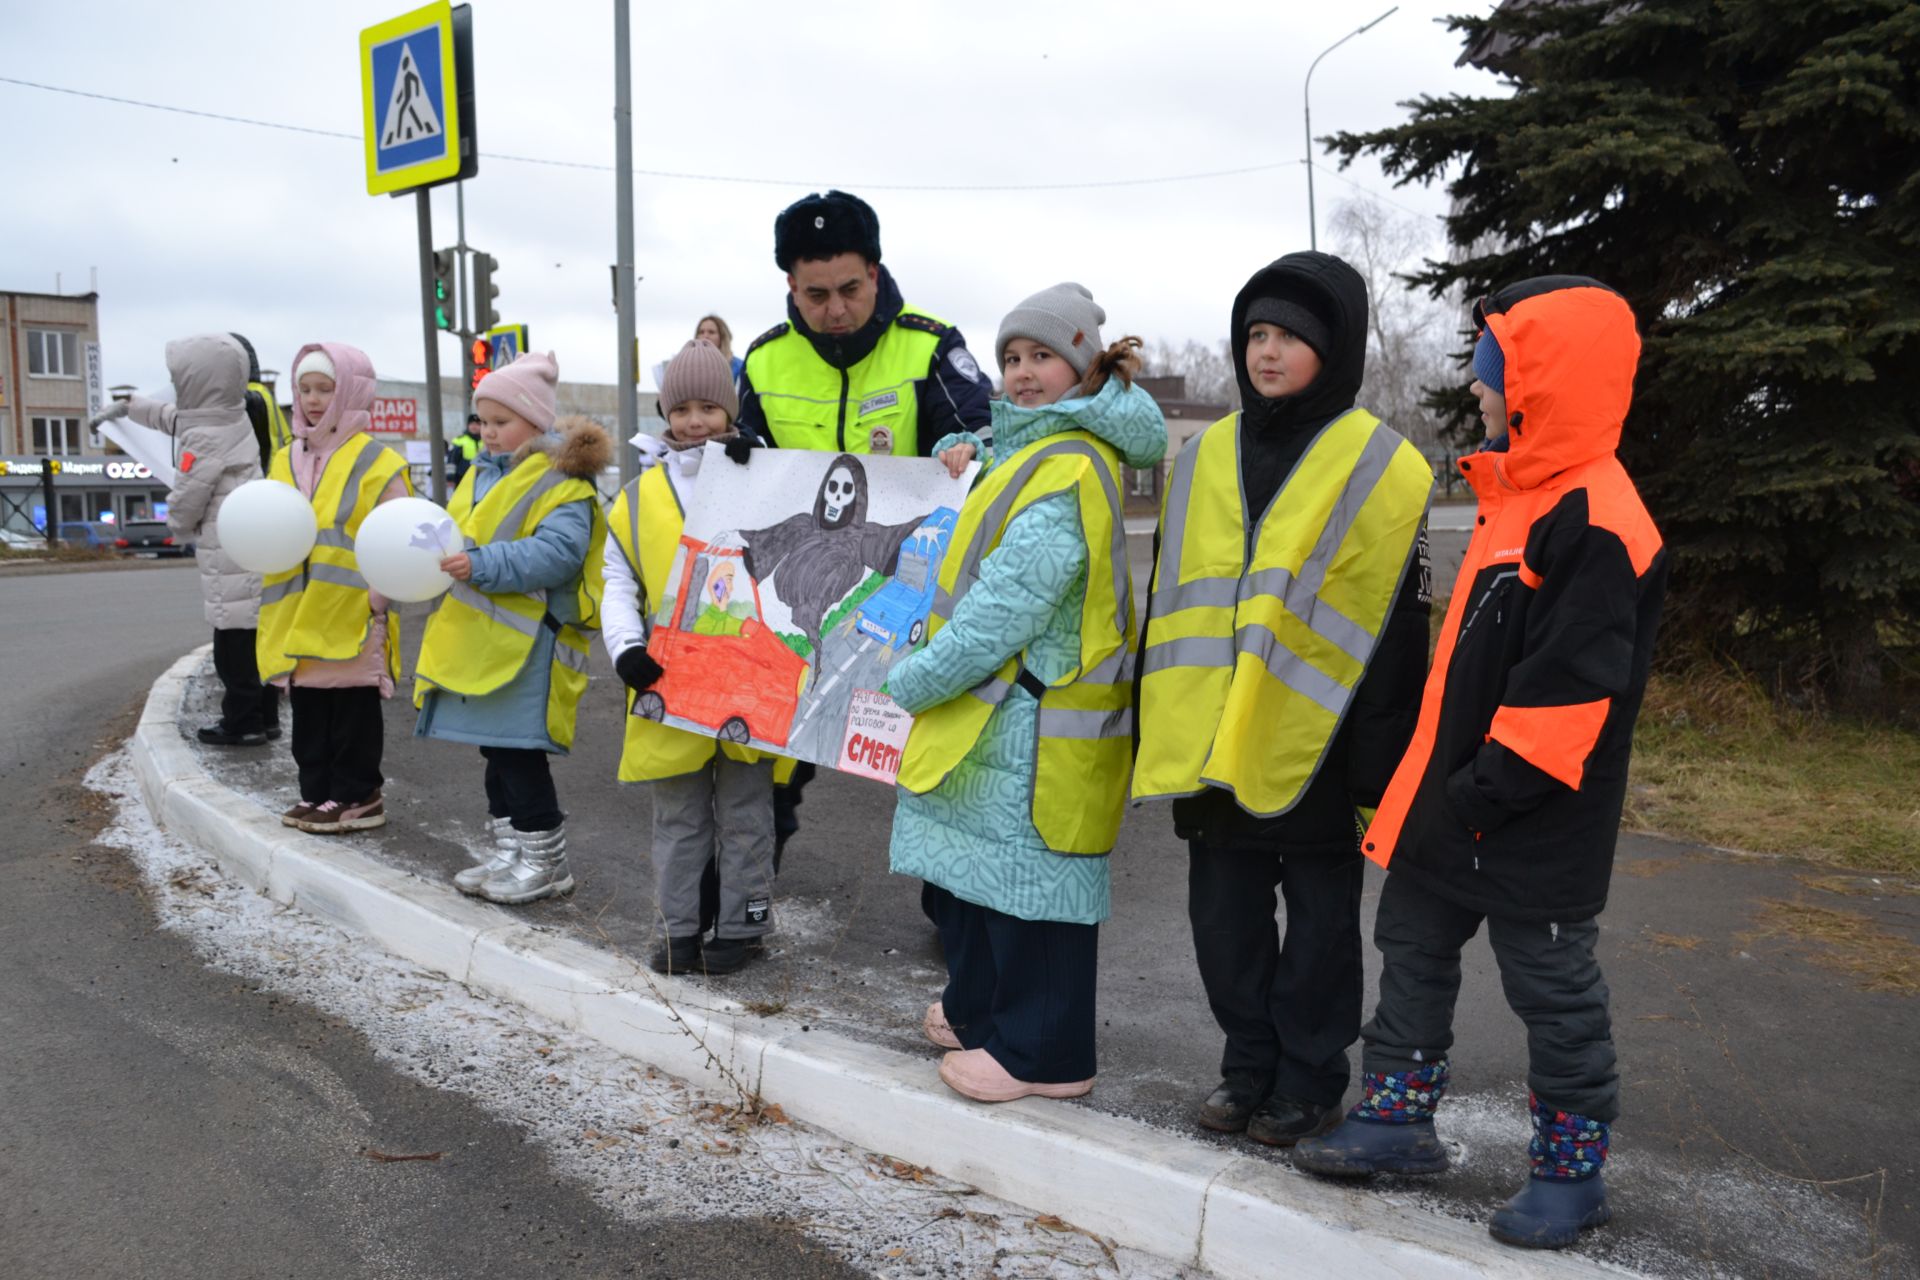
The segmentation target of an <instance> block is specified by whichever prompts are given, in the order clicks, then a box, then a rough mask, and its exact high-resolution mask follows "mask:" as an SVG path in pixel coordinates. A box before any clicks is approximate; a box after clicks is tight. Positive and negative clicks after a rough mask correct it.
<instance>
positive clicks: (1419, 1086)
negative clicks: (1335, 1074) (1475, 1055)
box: [1293, 1059, 1447, 1178]
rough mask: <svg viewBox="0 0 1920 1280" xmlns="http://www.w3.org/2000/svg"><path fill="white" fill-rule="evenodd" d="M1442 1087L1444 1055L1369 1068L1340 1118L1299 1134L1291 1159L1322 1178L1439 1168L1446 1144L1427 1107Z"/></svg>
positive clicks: (1434, 1103) (1441, 1168) (1444, 1085)
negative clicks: (1326, 1128) (1330, 1126)
mask: <svg viewBox="0 0 1920 1280" xmlns="http://www.w3.org/2000/svg"><path fill="white" fill-rule="evenodd" d="M1446 1092H1447V1064H1446V1060H1445V1059H1442V1060H1441V1061H1439V1062H1435V1063H1433V1064H1431V1065H1430V1066H1425V1067H1419V1068H1417V1069H1415V1070H1413V1071H1394V1072H1388V1073H1385V1074H1376V1073H1374V1072H1371V1071H1369V1072H1367V1073H1365V1074H1364V1075H1362V1076H1361V1077H1360V1101H1358V1102H1356V1103H1354V1104H1353V1109H1352V1110H1351V1111H1349V1112H1348V1113H1347V1118H1346V1120H1345V1121H1344V1122H1342V1123H1341V1125H1340V1127H1339V1128H1337V1129H1335V1130H1333V1132H1331V1133H1329V1134H1326V1135H1325V1136H1324V1137H1318V1138H1303V1139H1302V1140H1301V1141H1300V1142H1299V1144H1298V1145H1296V1146H1295V1147H1294V1149H1293V1163H1294V1164H1295V1165H1296V1166H1297V1167H1299V1168H1302V1169H1305V1170H1306V1171H1307V1172H1309V1173H1317V1174H1320V1175H1322V1176H1323V1177H1328V1178H1365V1177H1368V1176H1369V1175H1372V1174H1376V1173H1402V1174H1415V1173H1441V1172H1444V1171H1445V1170H1446V1167H1447V1149H1446V1148H1445V1147H1443V1146H1441V1145H1440V1139H1439V1138H1438V1137H1437V1136H1435V1134H1434V1131H1433V1112H1434V1108H1436V1107H1438V1106H1439V1105H1440V1099H1441V1098H1442V1097H1444V1096H1445V1095H1446Z"/></svg>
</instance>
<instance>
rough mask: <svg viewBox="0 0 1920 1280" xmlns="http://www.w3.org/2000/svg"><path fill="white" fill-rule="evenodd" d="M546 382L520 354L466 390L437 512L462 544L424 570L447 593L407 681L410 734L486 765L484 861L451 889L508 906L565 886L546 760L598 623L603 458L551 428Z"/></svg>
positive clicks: (603, 439) (583, 672)
mask: <svg viewBox="0 0 1920 1280" xmlns="http://www.w3.org/2000/svg"><path fill="white" fill-rule="evenodd" d="M558 376H559V368H558V366H557V365H556V363H555V362H554V358H553V356H552V355H550V354H548V355H540V354H534V353H529V354H527V355H523V356H521V357H520V358H519V359H518V360H515V361H514V362H513V363H512V364H510V365H508V366H507V367H506V368H504V369H496V370H495V371H494V372H492V373H489V374H488V375H487V376H486V377H484V378H482V379H481V380H480V385H479V386H477V387H475V388H474V396H473V411H474V412H475V413H476V414H478V415H479V417H480V440H481V444H482V447H483V449H484V452H482V453H481V454H480V456H479V457H477V458H475V459H474V461H473V465H472V466H471V467H469V468H468V469H467V473H466V474H465V475H464V476H462V477H461V479H460V486H459V488H457V489H455V490H454V493H453V497H452V499H450V500H449V501H448V503H447V514H449V515H451V516H452V517H453V519H454V521H455V523H457V524H458V525H459V527H460V532H461V534H462V537H463V540H464V542H465V544H466V545H465V549H464V550H461V551H456V552H454V553H453V554H452V555H449V556H447V557H446V558H445V559H444V560H442V561H441V562H440V567H441V568H442V569H443V570H445V571H446V572H447V574H448V575H450V576H451V577H452V578H453V580H454V581H453V586H452V587H451V588H450V589H449V590H448V592H447V594H446V596H445V597H443V598H442V600H441V602H440V607H439V608H438V609H436V610H435V611H434V613H433V616H432V617H431V618H430V619H428V621H427V629H426V633H425V634H424V635H423V636H422V637H421V640H420V661H419V665H418V666H417V667H416V668H415V670H414V704H415V705H416V706H418V707H419V708H420V719H419V721H418V723H417V724H416V725H415V726H414V733H415V735H416V736H418V737H424V738H440V739H443V740H445V741H450V742H464V743H469V744H471V745H473V746H477V747H479V748H480V754H481V755H482V756H483V757H485V759H486V764H487V767H486V793H487V815H488V826H489V827H490V829H491V831H492V834H493V837H494V847H495V851H494V853H493V856H492V857H490V858H489V859H487V860H486V861H484V862H482V863H480V864H479V865H478V866H475V867H469V868H468V869H466V870H464V871H462V872H460V873H459V874H458V875H456V876H455V877H454V878H453V883H454V886H455V887H456V888H458V889H459V890H460V891H461V892H463V893H470V894H474V895H476V896H478V897H482V898H485V899H487V900H488V901H489V902H499V903H504V904H509V905H518V904H521V903H527V902H534V901H537V900H539V899H541V898H548V897H552V896H554V895H556V894H562V893H566V892H568V891H569V890H571V889H572V888H573V874H572V872H571V870H570V869H569V867H568V863H567V833H566V824H565V817H566V815H565V814H564V813H563V812H562V811H561V808H560V798H559V796H558V794H557V793H556V792H555V790H554V785H553V774H552V771H551V769H550V768H549V766H548V762H547V757H548V755H550V754H557V755H564V754H566V753H567V751H568V750H569V749H570V748H571V747H572V745H573V731H574V720H575V715H576V713H577V712H578V710H579V706H580V696H581V694H582V693H584V692H585V691H586V687H587V636H588V635H589V634H590V633H591V632H593V631H595V630H597V629H598V628H599V625H600V554H601V545H602V543H603V542H604V540H605V538H606V523H605V521H604V519H603V518H602V516H601V514H600V500H599V493H598V491H597V490H596V487H595V482H596V480H597V478H598V477H599V475H600V473H601V472H602V471H604V470H605V469H606V466H607V463H608V461H609V459H610V458H611V457H612V453H613V446H612V443H611V442H610V441H609V440H608V438H607V433H606V432H605V431H603V430H602V429H601V428H600V426H599V425H598V424H597V423H595V422H593V421H592V420H590V419H587V418H564V419H561V420H559V421H558V422H556V421H555V419H554V411H555V400H556V396H555V383H556V382H557V380H558Z"/></svg>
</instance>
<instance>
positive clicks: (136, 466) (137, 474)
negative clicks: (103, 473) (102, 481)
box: [107, 462, 153, 480]
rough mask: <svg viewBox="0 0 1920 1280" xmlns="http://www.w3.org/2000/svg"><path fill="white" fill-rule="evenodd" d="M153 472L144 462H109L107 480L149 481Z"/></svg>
mask: <svg viewBox="0 0 1920 1280" xmlns="http://www.w3.org/2000/svg"><path fill="white" fill-rule="evenodd" d="M152 478H153V471H152V469H151V468H149V467H148V466H147V464H146V463H144V462H109V463H108V464H107V479H109V480H151V479H152Z"/></svg>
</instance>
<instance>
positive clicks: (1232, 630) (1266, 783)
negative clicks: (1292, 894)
mask: <svg viewBox="0 0 1920 1280" xmlns="http://www.w3.org/2000/svg"><path fill="white" fill-rule="evenodd" d="M1240 429H1241V422H1240V416H1239V415H1238V414H1235V415H1233V416H1232V417H1229V418H1223V419H1221V420H1220V421H1219V422H1216V423H1214V424H1213V425H1212V426H1210V427H1208V428H1207V429H1206V430H1205V431H1203V432H1201V434H1200V435H1198V436H1196V437H1195V438H1194V439H1193V441H1191V442H1190V443H1189V444H1188V445H1187V447H1186V448H1185V449H1183V450H1181V453H1180V457H1179V458H1178V459H1177V460H1176V461H1175V463H1174V468H1173V475H1172V477H1171V479H1170V480H1169V481H1168V484H1167V495H1166V502H1165V506H1164V508H1163V510H1162V513H1161V517H1160V560H1159V563H1158V564H1156V565H1155V566H1154V574H1153V597H1152V608H1151V610H1150V612H1149V615H1148V622H1147V635H1146V647H1145V650H1144V651H1143V652H1142V654H1141V656H1140V661H1141V673H1142V675H1141V685H1140V687H1141V695H1140V753H1139V758H1138V760H1136V762H1135V765H1134V778H1133V794H1134V797H1135V798H1136V799H1142V800H1145V799H1156V798H1161V797H1166V796H1182V795H1193V794H1195V793H1197V792H1199V791H1200V790H1202V789H1203V788H1205V787H1208V786H1214V787H1221V788H1223V789H1225V790H1227V791H1230V792H1232V793H1233V795H1234V797H1235V799H1236V800H1237V801H1238V802H1239V804H1240V806H1241V807H1242V808H1243V809H1246V810H1247V811H1248V812H1249V813H1253V814H1256V815H1258V816H1261V817H1272V816H1275V815H1278V814H1281V813H1285V812H1286V811H1287V810H1289V809H1291V808H1292V807H1293V806H1294V805H1295V804H1296V803H1298V801H1299V799H1300V797H1301V796H1302V795H1304V794H1305V792H1306V789H1307V787H1308V786H1309V785H1310V784H1311V783H1312V781H1313V779H1314V776H1315V775H1316V774H1317V773H1318V772H1319V769H1320V766H1321V763H1322V761H1323V760H1324V759H1325V756H1326V752H1327V748H1328V747H1329V746H1330V745H1331V744H1332V742H1333V738H1334V735H1335V733H1336V732H1337V731H1338V729H1339V727H1340V722H1341V720H1342V719H1344V718H1345V715H1346V712H1347V708H1348V706H1349V704H1350V703H1351V701H1352V698H1353V692H1354V690H1355V689H1356V688H1357V687H1358V686H1359V683H1360V680H1361V677H1362V676H1364V675H1365V674H1366V669H1367V664H1368V663H1369V662H1370V661H1371V660H1372V657H1373V651H1374V647H1375V645H1376V643H1377V642H1378V640H1379V636H1380V632H1381V630H1382V629H1383V628H1384V627H1385V625H1386V619H1387V614H1388V612H1389V610H1390V609H1391V607H1392V604H1393V598H1394V594H1395V592H1396V591H1397V590H1398V589H1399V586H1400V583H1401V581H1402V580H1403V579H1404V577H1405V575H1406V568H1407V565H1408V563H1409V561H1410V559H1411V557H1412V556H1413V555H1414V553H1415V550H1416V545H1417V543H1418V540H1419V534H1420V529H1421V526H1422V525H1423V524H1424V523H1425V520H1426V510H1427V502H1428V499H1429V497H1430V495H1431V494H1432V490H1433V472H1432V469H1431V468H1430V467H1429V466H1428V465H1427V461H1426V459H1425V458H1424V457H1422V456H1421V454H1420V451H1419V450H1418V449H1416V448H1414V447H1413V446H1412V445H1411V444H1409V443H1408V442H1407V441H1406V440H1404V439H1402V438H1401V437H1400V436H1399V435H1398V434H1396V433H1395V432H1394V431H1393V430H1392V429H1390V428H1388V427H1386V426H1384V425H1382V424H1381V422H1380V421H1379V420H1378V419H1377V418H1375V417H1374V416H1373V415H1371V414H1369V413H1367V412H1365V411H1364V410H1360V409H1355V410H1352V411H1350V412H1348V413H1347V414H1345V415H1343V416H1341V417H1339V418H1336V419H1335V420H1334V421H1332V422H1330V423H1328V424H1327V425H1326V426H1325V427H1323V428H1321V430H1320V432H1319V434H1318V435H1317V436H1315V437H1314V440H1313V442H1312V443H1311V444H1309V445H1308V446H1307V450H1306V452H1305V453H1304V454H1303V455H1302V456H1301V458H1300V461H1299V462H1298V463H1296V464H1295V466H1294V469H1293V471H1292V473H1291V474H1289V475H1288V476H1287V478H1286V480H1285V482H1284V483H1283V484H1282V485H1281V487H1280V490H1279V492H1278V493H1276V494H1275V496H1274V499H1273V501H1272V503H1271V505H1269V506H1268V508H1267V510H1266V511H1265V512H1263V513H1261V516H1260V518H1259V521H1258V523H1257V527H1256V532H1255V535H1254V537H1253V539H1252V541H1253V561H1252V563H1251V564H1250V565H1249V564H1248V563H1247V562H1246V548H1247V544H1248V534H1247V531H1248V528H1249V522H1248V520H1247V517H1246V515H1245V513H1244V505H1245V501H1244V495H1243V493H1242V489H1241V483H1240Z"/></svg>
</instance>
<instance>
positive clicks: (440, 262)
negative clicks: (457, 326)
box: [433, 249, 454, 329]
mask: <svg viewBox="0 0 1920 1280" xmlns="http://www.w3.org/2000/svg"><path fill="white" fill-rule="evenodd" d="M453 272H454V258H453V250H451V249H435V250H434V251H433V323H434V326H435V327H436V328H440V329H451V328H453V326H454V317H453Z"/></svg>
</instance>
